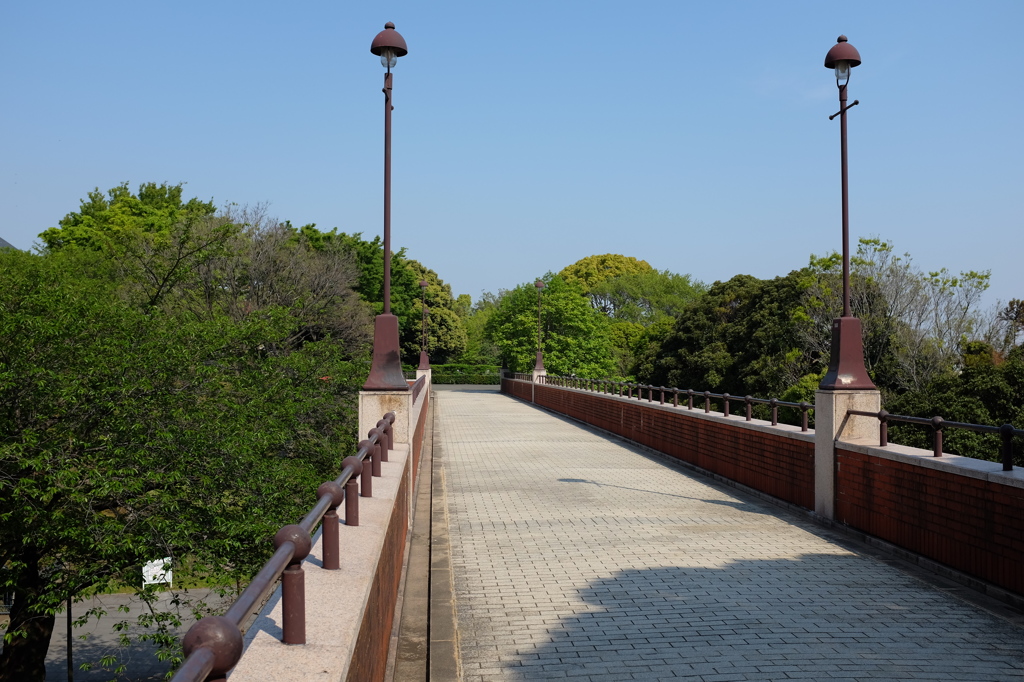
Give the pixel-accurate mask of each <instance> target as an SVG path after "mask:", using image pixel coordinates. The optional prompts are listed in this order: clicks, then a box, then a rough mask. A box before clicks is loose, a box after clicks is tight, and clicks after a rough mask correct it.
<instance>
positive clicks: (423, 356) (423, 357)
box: [417, 280, 430, 369]
mask: <svg viewBox="0 0 1024 682" xmlns="http://www.w3.org/2000/svg"><path fill="white" fill-rule="evenodd" d="M420 290H421V291H422V292H423V340H422V341H421V342H420V366H419V367H418V368H417V369H430V358H429V357H427V315H428V313H429V311H428V310H427V281H426V280H420Z"/></svg>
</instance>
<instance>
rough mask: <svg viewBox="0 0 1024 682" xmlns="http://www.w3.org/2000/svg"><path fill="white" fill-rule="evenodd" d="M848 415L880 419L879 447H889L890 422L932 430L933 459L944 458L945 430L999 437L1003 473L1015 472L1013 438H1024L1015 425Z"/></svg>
mask: <svg viewBox="0 0 1024 682" xmlns="http://www.w3.org/2000/svg"><path fill="white" fill-rule="evenodd" d="M846 414H848V415H850V414H853V415H858V416H861V417H875V418H876V419H878V446H879V447H882V448H884V447H886V446H888V445H889V422H900V423H904V424H919V425H921V426H930V427H931V428H932V457H942V432H943V430H944V429H964V430H966V431H973V432H975V433H987V434H990V435H998V436H999V440H1000V447H999V455H1000V459H1001V460H1002V463H1003V471H1013V437H1014V436H1024V429H1017V428H1014V426H1013V424H1003V425H1002V426H985V425H984V424H966V423H964V422H948V421H946V420H945V419H943V418H942V417H932V418H930V419H929V418H927V417H911V416H908V415H905V414H889V413H888V412H886V411H885V410H879V411H878V412H867V411H864V410H847V412H846Z"/></svg>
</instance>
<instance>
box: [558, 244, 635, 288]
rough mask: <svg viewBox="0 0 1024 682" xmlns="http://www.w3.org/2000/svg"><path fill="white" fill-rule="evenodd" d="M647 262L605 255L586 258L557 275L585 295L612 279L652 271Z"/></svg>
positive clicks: (629, 257) (563, 269)
mask: <svg viewBox="0 0 1024 682" xmlns="http://www.w3.org/2000/svg"><path fill="white" fill-rule="evenodd" d="M652 270H653V268H652V267H651V266H650V264H649V263H648V262H647V261H644V260H637V259H636V258H633V257H632V256H620V255H619V254H617V253H606V254H603V255H600V256H587V257H586V258H581V259H580V260H578V261H576V262H575V263H573V264H572V265H567V266H566V267H564V268H562V270H561V271H560V272H559V273H558V274H559V276H560V277H562V278H563V279H564V280H565V281H566V282H568V283H570V284H577V285H579V287H580V289H581V290H582V291H583V293H585V294H589V293H590V292H591V290H592V289H593V288H594V287H595V286H597V285H598V284H600V283H601V282H603V281H605V280H606V279H610V278H612V277H619V276H621V275H636V274H641V273H645V272H650V271H652Z"/></svg>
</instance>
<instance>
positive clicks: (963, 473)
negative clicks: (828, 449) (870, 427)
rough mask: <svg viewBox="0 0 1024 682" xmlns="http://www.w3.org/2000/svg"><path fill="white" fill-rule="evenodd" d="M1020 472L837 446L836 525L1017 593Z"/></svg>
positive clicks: (1022, 503)
mask: <svg viewBox="0 0 1024 682" xmlns="http://www.w3.org/2000/svg"><path fill="white" fill-rule="evenodd" d="M1022 519H1024V471H1022V470H1021V469H1014V470H1013V471H1010V472H1004V471H1002V470H1001V466H1000V465H999V464H997V463H995V462H987V461H984V460H977V459H970V458H967V457H957V456H956V455H943V456H942V457H932V456H931V453H930V452H928V451H925V450H919V449H916V448H909V447H905V446H900V445H889V446H887V447H885V448H880V447H871V446H868V445H863V444H853V443H838V444H837V448H836V521H838V522H839V523H842V524H845V525H847V526H849V527H851V528H854V529H857V530H859V531H861V532H864V533H867V534H869V535H872V536H875V537H878V538H881V539H882V540H885V541H886V542H890V543H892V544H894V545H896V546H898V547H901V548H904V549H907V550H909V551H911V552H914V553H915V554H919V555H921V556H923V557H927V558H928V559H931V560H933V561H936V562H939V563H941V564H944V565H946V566H949V567H951V568H953V569H954V570H956V571H960V572H963V573H966V574H968V575H970V576H973V577H976V578H980V579H981V580H983V581H986V582H988V583H991V584H993V585H996V586H998V587H1000V588H1003V589H1006V590H1009V591H1010V592H1013V593H1016V594H1018V595H1020V594H1024V569H1022V568H1021V567H1022V566H1024V533H1022V532H1021V524H1022Z"/></svg>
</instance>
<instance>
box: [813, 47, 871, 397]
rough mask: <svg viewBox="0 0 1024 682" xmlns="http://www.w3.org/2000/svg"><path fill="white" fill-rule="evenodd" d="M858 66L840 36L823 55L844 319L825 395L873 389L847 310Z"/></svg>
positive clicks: (836, 333) (836, 326)
mask: <svg viewBox="0 0 1024 682" xmlns="http://www.w3.org/2000/svg"><path fill="white" fill-rule="evenodd" d="M859 64H860V53H858V52H857V48H855V47H854V46H853V45H851V44H850V43H848V42H847V41H846V36H839V39H838V40H837V42H836V44H835V45H833V46H832V49H831V50H829V51H828V54H827V55H825V67H826V68H829V69H834V70H835V74H836V85H837V86H838V87H839V111H837V112H836V113H835V114H833V115H831V116H829V120H830V121H831V120H832V119H834V118H835V117H836V116H838V117H839V137H840V145H841V150H842V151H841V153H840V156H841V163H842V183H843V315H842V317H839V318H836V319H834V320H832V355H831V358H830V359H829V365H828V372H826V373H825V378H824V379H822V381H821V384H820V385H819V386H818V388H819V389H821V390H825V391H831V390H844V389H845V390H870V389H874V388H875V384H874V383H873V382H872V381H871V377H870V376H868V372H867V369H866V368H865V367H864V345H863V342H862V340H861V331H860V320H858V319H857V318H856V317H854V316H853V313H852V312H851V310H850V205H849V185H848V181H847V162H846V112H847V110H848V109H851V108H852V107H855V106H857V105H858V104H860V101H859V100H853V104H850V105H849V106H847V105H846V86H847V84H848V83H849V82H850V71H851V70H852V69H853V67H855V66H858V65H859Z"/></svg>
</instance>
